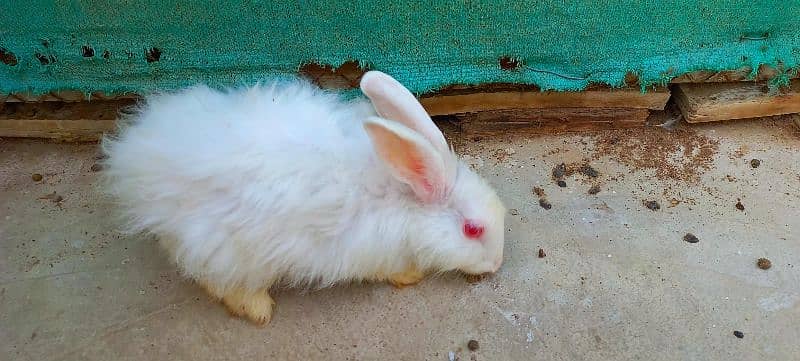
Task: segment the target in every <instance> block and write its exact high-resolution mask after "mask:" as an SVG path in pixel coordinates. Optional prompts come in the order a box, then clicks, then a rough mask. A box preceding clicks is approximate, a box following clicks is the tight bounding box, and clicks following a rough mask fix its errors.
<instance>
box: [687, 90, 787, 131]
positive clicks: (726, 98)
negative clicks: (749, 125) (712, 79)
mask: <svg viewBox="0 0 800 361" xmlns="http://www.w3.org/2000/svg"><path fill="white" fill-rule="evenodd" d="M673 96H674V99H675V102H676V103H677V104H678V107H679V108H680V110H681V113H683V117H684V118H685V119H686V121H687V122H689V123H699V122H713V121H720V120H728V119H745V118H757V117H766V116H772V115H780V114H790V113H800V80H792V81H791V82H790V86H789V87H788V88H787V89H782V90H781V91H780V92H778V93H777V94H771V93H770V91H769V89H767V86H766V85H764V84H758V83H747V82H737V83H705V84H677V85H675V87H674V88H673Z"/></svg>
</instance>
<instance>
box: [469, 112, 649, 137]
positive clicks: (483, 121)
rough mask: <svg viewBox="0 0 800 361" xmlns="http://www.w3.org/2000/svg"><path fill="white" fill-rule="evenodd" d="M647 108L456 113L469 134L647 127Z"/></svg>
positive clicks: (541, 132)
mask: <svg viewBox="0 0 800 361" xmlns="http://www.w3.org/2000/svg"><path fill="white" fill-rule="evenodd" d="M649 115H650V110H648V109H643V108H550V109H513V110H500V111H486V112H477V113H469V114H463V115H458V116H456V119H457V121H458V125H459V127H460V128H461V130H462V131H464V132H465V133H466V134H468V135H501V134H554V133H564V132H573V131H575V132H577V131H593V130H607V129H622V128H632V127H643V126H645V124H646V121H647V117H648V116H649Z"/></svg>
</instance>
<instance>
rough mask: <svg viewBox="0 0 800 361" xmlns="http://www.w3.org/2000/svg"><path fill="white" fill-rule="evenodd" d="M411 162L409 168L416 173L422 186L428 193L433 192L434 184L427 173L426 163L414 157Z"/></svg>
mask: <svg viewBox="0 0 800 361" xmlns="http://www.w3.org/2000/svg"><path fill="white" fill-rule="evenodd" d="M410 162H411V164H409V167H408V168H409V169H410V170H411V172H413V173H414V175H416V176H417V179H419V180H420V182H421V184H422V188H424V189H425V191H426V192H428V193H431V192H433V184H431V181H430V180H429V179H428V177H427V175H426V174H425V164H424V163H423V162H422V160H420V159H418V158H414V159H413V160H411V161H410Z"/></svg>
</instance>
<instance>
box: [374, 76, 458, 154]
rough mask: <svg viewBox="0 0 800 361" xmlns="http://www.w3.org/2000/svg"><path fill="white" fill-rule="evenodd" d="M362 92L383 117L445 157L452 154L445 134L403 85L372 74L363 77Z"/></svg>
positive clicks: (391, 79) (387, 77)
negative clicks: (429, 144) (411, 132)
mask: <svg viewBox="0 0 800 361" xmlns="http://www.w3.org/2000/svg"><path fill="white" fill-rule="evenodd" d="M361 91H362V92H363V93H364V94H365V95H366V96H367V97H368V98H369V99H370V100H371V101H372V105H373V106H374V107H375V110H376V111H377V112H378V114H379V115H380V116H381V117H383V118H386V119H391V120H394V121H396V122H400V123H401V124H403V125H405V126H406V127H408V128H411V129H412V130H414V131H416V132H418V133H419V134H422V136H423V137H425V139H427V140H428V141H429V142H430V143H431V144H432V145H433V146H434V148H435V149H436V150H438V151H439V152H440V153H441V154H442V155H446V154H448V153H449V150H450V149H449V148H448V146H447V140H445V139H444V135H442V132H441V131H440V130H439V128H437V127H436V124H434V123H433V120H431V117H430V116H429V115H428V112H426V111H425V108H423V107H422V104H420V103H419V102H418V101H417V98H415V97H414V95H413V94H411V92H410V91H408V89H406V87H404V86H403V85H402V84H400V82H398V81H397V80H395V79H394V78H392V77H390V76H389V75H387V74H384V73H382V72H379V71H375V70H373V71H368V72H367V73H366V74H364V76H363V77H361Z"/></svg>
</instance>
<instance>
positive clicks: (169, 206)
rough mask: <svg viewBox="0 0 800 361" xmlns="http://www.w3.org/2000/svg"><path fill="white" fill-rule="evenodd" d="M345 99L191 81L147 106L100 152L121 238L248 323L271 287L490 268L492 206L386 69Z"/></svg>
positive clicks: (495, 251) (302, 89) (498, 230)
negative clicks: (158, 246)
mask: <svg viewBox="0 0 800 361" xmlns="http://www.w3.org/2000/svg"><path fill="white" fill-rule="evenodd" d="M361 90H362V91H363V93H364V94H365V95H366V96H367V97H368V98H369V100H371V102H369V101H367V100H366V99H360V100H357V101H345V100H343V98H341V97H339V96H337V95H336V94H332V93H329V92H326V91H323V90H321V89H319V88H318V87H316V86H314V85H312V84H311V83H309V82H308V81H305V80H300V79H295V80H290V81H275V82H273V83H270V84H267V85H259V86H255V87H251V88H243V89H238V90H229V91H217V90H212V89H210V88H208V87H205V86H197V87H192V88H189V89H186V90H183V91H179V92H176V93H171V94H161V95H157V96H153V97H150V98H148V99H147V100H146V101H145V102H143V103H142V105H140V106H139V107H138V109H136V110H135V111H134V112H133V114H132V115H130V116H129V117H127V119H124V121H123V123H125V125H124V126H123V127H122V129H121V131H120V133H119V135H118V136H117V137H115V138H109V139H106V140H105V141H104V143H103V149H104V151H105V152H106V154H107V156H108V158H107V160H106V175H107V181H108V184H109V189H110V191H111V193H112V194H113V195H114V196H115V197H116V198H117V199H118V200H119V201H120V203H121V205H122V207H123V210H124V212H125V213H124V215H125V216H127V219H128V220H130V226H131V230H132V231H142V230H147V231H149V232H152V233H154V234H156V235H157V236H158V237H159V239H160V242H161V243H162V245H163V246H164V248H165V249H166V250H167V252H169V255H170V257H171V258H172V259H173V260H175V261H176V262H177V263H178V265H179V266H180V268H181V270H182V271H183V272H184V273H185V274H186V275H187V276H188V277H191V278H192V279H194V280H196V281H197V282H198V283H199V284H200V285H202V286H203V287H204V288H205V289H206V290H207V291H208V292H209V293H210V294H211V295H213V296H214V297H217V298H219V299H221V300H222V302H223V303H224V304H225V306H227V308H228V309H229V310H230V312H232V313H233V314H235V315H238V316H244V317H247V318H248V319H250V320H252V321H254V322H256V323H259V324H263V323H265V322H268V321H269V320H270V318H271V316H272V310H273V306H274V302H273V300H272V298H271V297H270V295H269V293H268V291H269V289H270V287H271V286H272V285H277V284H283V285H288V286H304V287H307V286H312V285H313V286H321V287H325V286H330V285H333V284H335V283H341V282H348V281H354V280H373V281H374V280H386V281H388V282H390V283H392V284H394V285H396V286H402V285H411V284H414V283H416V282H418V281H419V280H420V279H422V277H423V275H424V274H426V273H428V272H441V271H449V270H460V271H463V272H466V273H469V274H481V273H486V272H494V271H497V269H498V268H499V267H500V264H501V263H502V259H503V233H504V227H503V216H504V213H505V208H504V207H503V204H502V203H501V201H500V200H499V199H498V197H497V195H496V194H495V192H494V190H493V189H492V188H490V187H489V185H487V183H486V182H485V181H484V180H483V179H481V177H479V176H478V175H477V174H475V173H474V172H473V171H472V170H470V169H469V167H467V166H466V165H464V164H463V163H461V162H460V161H459V160H458V158H457V157H456V155H455V154H454V153H453V152H452V150H451V148H450V147H448V145H447V143H446V141H445V138H444V136H443V135H442V133H441V132H440V131H439V129H438V128H437V127H436V125H435V124H434V123H433V121H432V120H431V118H430V117H429V116H428V114H427V113H426V112H425V110H424V109H423V108H422V106H421V105H420V103H419V102H417V100H416V99H415V98H414V96H413V95H412V94H411V92H409V91H408V90H407V89H406V88H405V87H403V86H402V85H401V84H400V83H399V82H397V81H396V80H395V79H393V78H391V77H390V76H388V75H386V74H384V73H381V72H377V71H371V72H368V73H366V74H365V75H364V77H363V78H362V80H361Z"/></svg>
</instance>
